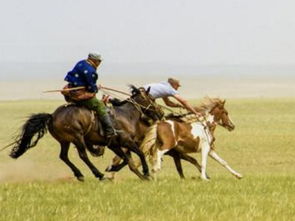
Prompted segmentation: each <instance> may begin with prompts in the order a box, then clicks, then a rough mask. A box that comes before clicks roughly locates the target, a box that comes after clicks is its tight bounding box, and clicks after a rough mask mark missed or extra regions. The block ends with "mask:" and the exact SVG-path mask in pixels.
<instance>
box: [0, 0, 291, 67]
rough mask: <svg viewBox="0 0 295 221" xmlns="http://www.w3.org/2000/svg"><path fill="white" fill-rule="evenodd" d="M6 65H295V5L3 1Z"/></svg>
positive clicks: (211, 0) (223, 0) (231, 0)
mask: <svg viewBox="0 0 295 221" xmlns="http://www.w3.org/2000/svg"><path fill="white" fill-rule="evenodd" d="M0 1H1V7H0V27H1V32H0V33H1V34H0V61H1V62H7V61H8V62H9V61H18V62H44V61H46V62H47V61H48V62H66V61H73V60H76V59H80V58H83V57H85V56H86V55H87V53H88V52H89V51H98V52H100V53H101V54H102V56H103V58H104V60H105V62H108V63H136V62H147V63H148V62H159V63H177V64H184V65H186V64H187V65H215V64H218V65H232V64H235V65H249V64H250V65H253V64H254V65H255V64H258V65H273V64H275V65H285V64H289V65H294V64H295V59H294V57H295V44H294V40H295V13H294V11H295V1H294V0H46V1H44V0H26V1H23V0H9V1H7V0H0Z"/></svg>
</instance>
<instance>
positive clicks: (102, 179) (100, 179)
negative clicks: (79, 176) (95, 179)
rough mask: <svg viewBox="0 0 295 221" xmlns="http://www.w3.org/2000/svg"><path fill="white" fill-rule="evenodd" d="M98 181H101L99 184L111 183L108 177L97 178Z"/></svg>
mask: <svg viewBox="0 0 295 221" xmlns="http://www.w3.org/2000/svg"><path fill="white" fill-rule="evenodd" d="M99 181H101V182H108V181H113V180H112V179H110V178H109V177H105V176H103V177H101V178H99Z"/></svg>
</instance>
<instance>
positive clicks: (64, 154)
mask: <svg viewBox="0 0 295 221" xmlns="http://www.w3.org/2000/svg"><path fill="white" fill-rule="evenodd" d="M60 146H61V150H60V154H59V158H60V159H61V160H62V161H63V162H64V163H65V164H67V165H68V166H69V167H70V168H71V170H72V171H73V173H74V175H75V177H76V178H77V179H78V180H79V181H84V176H83V174H82V173H81V171H80V170H79V169H78V168H77V167H76V166H75V165H74V164H73V163H72V162H71V161H70V160H69V157H68V152H69V147H70V143H68V142H66V143H60Z"/></svg>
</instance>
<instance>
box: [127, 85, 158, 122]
mask: <svg viewBox="0 0 295 221" xmlns="http://www.w3.org/2000/svg"><path fill="white" fill-rule="evenodd" d="M129 87H130V89H131V94H132V95H131V99H132V100H133V101H135V105H138V107H139V108H140V110H141V111H142V113H143V114H145V115H146V116H147V117H149V118H151V119H153V120H160V119H162V118H163V116H164V112H163V111H162V109H161V107H160V106H159V105H158V104H157V103H156V102H155V100H154V99H153V98H152V97H151V96H150V94H149V91H150V88H148V89H147V90H145V89H144V88H143V87H140V88H137V87H135V86H134V85H129Z"/></svg>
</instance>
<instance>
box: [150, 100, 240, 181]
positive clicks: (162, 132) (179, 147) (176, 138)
mask: <svg viewBox="0 0 295 221" xmlns="http://www.w3.org/2000/svg"><path fill="white" fill-rule="evenodd" d="M224 104H225V100H224V101H222V100H220V99H218V98H215V99H211V98H206V100H205V102H204V103H203V105H202V106H201V107H200V108H196V109H197V110H198V111H199V112H203V113H204V115H205V119H206V122H205V123H202V122H199V121H197V120H196V119H194V116H193V115H190V114H189V115H186V116H183V118H181V117H177V118H176V119H172V118H171V119H170V120H166V121H162V122H160V123H158V125H157V140H156V148H155V153H156V154H154V160H153V171H154V172H156V171H159V170H160V169H161V159H162V156H163V155H164V154H165V153H169V151H173V154H170V155H172V156H173V157H174V161H175V164H176V167H177V170H178V172H179V174H180V176H181V177H183V172H182V167H181V163H180V159H184V157H185V159H186V160H188V161H190V162H191V163H193V164H194V165H195V166H197V168H198V169H199V170H200V172H201V179H203V180H208V176H207V174H206V166H207V158H208V155H209V156H210V157H212V158H213V159H214V160H216V161H217V162H218V163H220V164H221V165H222V166H224V167H225V168H226V169H228V170H229V171H230V172H231V173H232V174H233V175H234V176H236V177H237V178H242V175H241V174H240V173H238V172H236V171H235V170H233V169H232V168H231V167H230V166H229V165H228V163H227V162H226V161H224V160H223V159H222V158H221V157H220V156H219V155H218V154H217V153H216V151H215V147H214V141H215V138H214V131H215V128H216V125H221V126H223V127H225V128H226V129H228V130H229V131H232V130H233V129H234V128H235V126H234V124H233V123H232V121H231V120H230V118H229V116H228V111H227V110H226V109H225V108H224ZM185 118H186V119H185ZM195 152H201V154H202V163H201V165H199V164H198V162H197V161H196V160H192V157H190V156H188V155H186V154H187V153H195ZM186 157H188V158H186Z"/></svg>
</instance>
